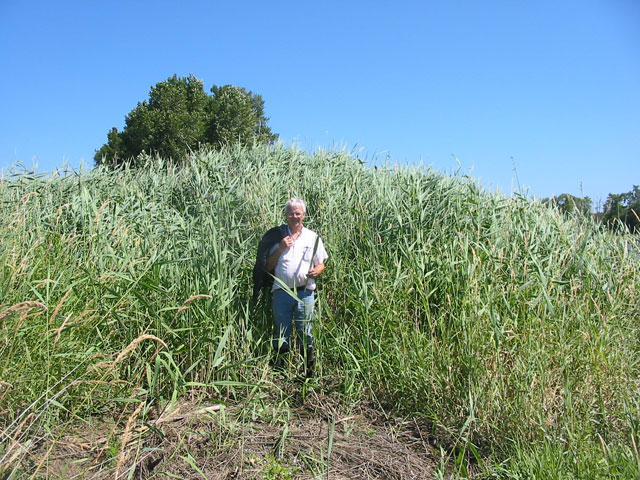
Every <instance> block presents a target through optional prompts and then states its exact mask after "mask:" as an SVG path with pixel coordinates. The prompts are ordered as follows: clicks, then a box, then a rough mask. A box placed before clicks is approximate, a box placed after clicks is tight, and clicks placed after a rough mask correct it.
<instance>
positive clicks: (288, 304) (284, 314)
mask: <svg viewBox="0 0 640 480" xmlns="http://www.w3.org/2000/svg"><path fill="white" fill-rule="evenodd" d="M296 303H297V302H295V300H293V299H292V298H291V296H290V295H289V294H288V293H287V292H285V291H283V290H281V289H276V290H274V291H273V298H272V301H271V308H272V310H273V349H274V351H275V352H276V358H275V362H274V366H275V367H276V368H282V367H283V356H284V355H285V354H287V353H288V352H289V350H290V347H289V345H290V342H291V318H292V316H293V310H294V308H295V305H296Z"/></svg>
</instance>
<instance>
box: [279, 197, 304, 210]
mask: <svg viewBox="0 0 640 480" xmlns="http://www.w3.org/2000/svg"><path fill="white" fill-rule="evenodd" d="M293 207H302V213H307V205H306V203H304V200H302V199H301V198H298V197H291V198H290V199H289V200H287V203H286V204H285V205H284V211H285V212H288V211H289V210H291V209H293Z"/></svg>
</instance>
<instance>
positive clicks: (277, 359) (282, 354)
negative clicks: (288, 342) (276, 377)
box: [271, 348, 289, 372]
mask: <svg viewBox="0 0 640 480" xmlns="http://www.w3.org/2000/svg"><path fill="white" fill-rule="evenodd" d="M288 354H289V349H288V348H281V349H280V350H279V351H277V352H276V354H275V356H274V357H273V360H272V361H271V365H272V366H273V369H274V370H275V371H277V372H282V371H284V366H285V363H286V360H287V356H288Z"/></svg>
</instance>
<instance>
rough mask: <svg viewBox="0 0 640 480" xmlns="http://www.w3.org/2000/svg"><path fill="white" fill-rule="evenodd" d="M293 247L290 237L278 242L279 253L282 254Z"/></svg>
mask: <svg viewBox="0 0 640 480" xmlns="http://www.w3.org/2000/svg"><path fill="white" fill-rule="evenodd" d="M291 247H293V238H291V235H287V236H286V237H284V238H283V239H282V240H280V251H281V252H284V251H285V250H286V249H287V248H291Z"/></svg>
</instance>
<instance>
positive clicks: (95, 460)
mask: <svg viewBox="0 0 640 480" xmlns="http://www.w3.org/2000/svg"><path fill="white" fill-rule="evenodd" d="M141 412H143V409H142V404H141V405H140V406H136V405H133V406H131V407H130V408H129V410H128V412H127V414H126V415H120V416H119V417H116V418H112V419H109V420H108V421H105V420H104V419H101V420H99V421H96V422H94V423H92V426H91V427H89V426H87V425H85V426H78V427H77V428H76V427H74V428H72V429H67V432H66V433H65V434H64V435H60V436H58V438H56V439H55V441H53V440H47V441H45V440H42V441H40V442H34V447H33V448H31V449H29V451H28V452H26V454H24V455H23V456H22V458H21V460H19V462H18V463H15V462H14V464H13V465H12V466H11V468H10V469H9V470H5V473H4V475H2V474H0V479H1V478H56V479H58V478H59V479H73V478H82V479H85V478H87V479H107V478H109V479H115V478H135V479H148V478H149V479H150V478H183V479H196V478H205V479H268V480H278V479H281V480H287V479H291V480H302V479H320V478H322V479H331V480H334V479H335V480H342V479H345V480H346V479H348V480H359V479H386V480H405V479H407V480H408V479H412V480H414V479H429V478H433V475H434V469H435V466H436V465H437V463H438V461H439V454H438V452H437V451H436V449H435V445H434V441H433V439H432V438H430V437H429V435H428V433H427V432H428V429H427V427H426V426H425V425H421V422H420V421H418V420H416V419H400V418H391V417H388V416H386V415H385V414H384V413H383V412H382V411H381V410H380V409H379V408H375V407H374V406H373V405H370V404H358V405H357V406H355V407H345V406H342V405H340V403H339V402H338V401H337V399H336V398H335V396H331V395H328V394H321V393H316V392H314V391H310V392H309V393H307V394H306V395H305V398H304V399H302V398H301V397H299V398H298V399H297V400H294V401H293V402H289V404H288V405H287V406H286V407H284V408H279V407H278V406H277V405H276V408H274V405H273V404H270V405H268V404H264V405H262V406H261V405H260V402H257V403H256V402H253V403H252V406H251V407H250V408H248V407H247V406H246V405H242V404H235V405H232V404H231V405H226V406H225V405H221V404H219V403H212V402H202V401H188V400H182V401H178V402H176V403H175V405H174V406H173V407H172V408H169V407H166V406H165V407H164V408H163V410H162V411H154V410H150V411H148V412H146V414H144V415H142V414H141ZM0 471H1V470H0Z"/></svg>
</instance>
